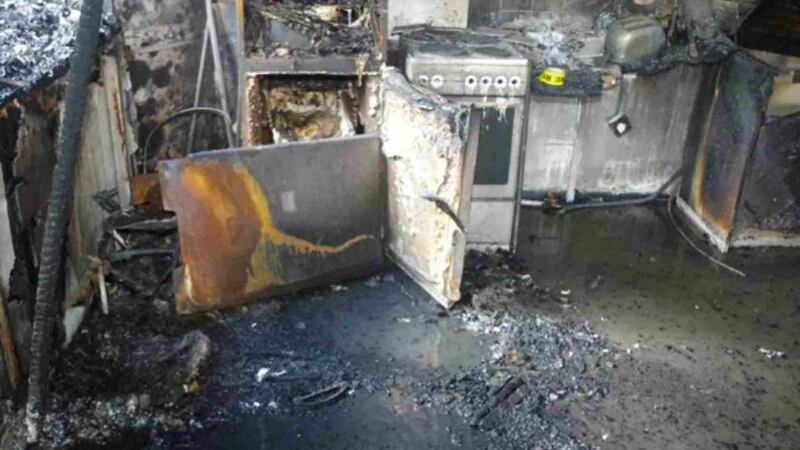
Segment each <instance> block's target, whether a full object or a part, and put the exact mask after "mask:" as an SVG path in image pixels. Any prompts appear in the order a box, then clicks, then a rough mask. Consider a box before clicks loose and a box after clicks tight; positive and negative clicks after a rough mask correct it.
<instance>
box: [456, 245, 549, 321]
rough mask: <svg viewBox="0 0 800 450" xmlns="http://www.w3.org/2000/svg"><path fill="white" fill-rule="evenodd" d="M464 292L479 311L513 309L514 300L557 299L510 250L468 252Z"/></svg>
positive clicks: (514, 305)
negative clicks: (535, 279)
mask: <svg viewBox="0 0 800 450" xmlns="http://www.w3.org/2000/svg"><path fill="white" fill-rule="evenodd" d="M463 292H464V294H465V297H466V299H467V300H469V301H470V302H471V303H472V306H473V307H475V309H477V310H479V311H484V310H488V311H498V310H506V309H509V308H515V307H516V306H517V305H518V304H517V302H514V300H515V299H517V298H520V297H525V298H526V299H537V300H539V301H557V300H558V299H557V297H556V296H555V295H553V294H552V293H551V292H550V290H549V289H547V288H544V287H542V286H539V285H537V284H536V283H535V282H534V280H533V277H532V276H531V275H530V274H529V273H527V268H526V266H525V263H524V262H523V261H522V260H521V259H519V258H517V257H516V256H514V255H513V254H512V253H510V252H507V251H503V250H498V251H496V252H494V253H483V252H478V251H474V250H473V251H470V252H469V253H468V254H467V257H466V260H465V265H464V280H463Z"/></svg>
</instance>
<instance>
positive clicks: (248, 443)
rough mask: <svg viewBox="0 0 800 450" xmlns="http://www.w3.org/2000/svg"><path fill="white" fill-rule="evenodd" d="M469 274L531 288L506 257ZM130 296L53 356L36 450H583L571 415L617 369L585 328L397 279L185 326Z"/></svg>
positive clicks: (117, 293) (116, 299)
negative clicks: (446, 302) (458, 300)
mask: <svg viewBox="0 0 800 450" xmlns="http://www.w3.org/2000/svg"><path fill="white" fill-rule="evenodd" d="M469 260H470V267H472V269H470V270H469V274H470V276H471V277H473V279H474V280H476V281H475V282H477V283H478V284H479V285H481V286H482V287H483V288H484V289H485V288H486V287H489V286H491V285H493V284H495V283H498V282H499V281H497V280H499V279H500V278H502V277H506V278H509V277H510V278H509V279H511V278H513V279H515V280H521V281H520V282H521V283H523V284H524V285H525V286H532V283H530V282H529V280H528V279H527V277H525V276H524V274H521V273H515V272H513V271H512V270H511V269H510V268H508V269H506V268H507V267H508V265H509V264H511V265H512V266H513V265H514V259H513V258H512V257H511V256H510V255H504V254H497V255H483V254H472V255H470V259H469ZM131 264H132V263H131ZM514 268H518V267H516V266H514ZM129 271H130V269H129ZM504 271H506V272H507V273H504ZM498 277H500V278H498ZM467 289H470V290H471V289H472V288H467ZM504 292H507V291H504ZM508 292H510V291H508ZM132 294H133V293H131V292H129V291H127V290H126V289H125V287H124V286H121V287H119V288H118V289H115V290H112V299H111V304H110V307H111V308H110V309H111V313H110V315H109V316H104V315H102V313H101V312H100V311H93V313H92V314H91V316H90V317H89V319H88V321H87V322H86V323H85V324H84V327H83V329H82V331H81V332H80V333H79V334H78V336H77V337H76V339H75V341H74V342H73V343H72V344H71V346H70V348H68V349H67V350H65V351H63V352H62V353H61V354H60V355H59V357H58V359H57V362H56V366H55V374H56V375H55V376H56V379H55V380H54V402H53V409H52V412H51V413H50V414H48V416H47V418H46V421H45V427H44V435H45V436H46V440H45V442H44V443H43V446H44V447H47V448H85V447H86V446H89V445H92V446H98V447H100V448H103V447H107V448H110V447H115V448H120V447H122V448H142V447H144V446H145V445H149V448H220V447H227V448H256V446H259V445H260V444H259V443H258V442H261V441H263V442H269V443H270V444H271V445H275V446H277V447H279V448H318V447H319V446H325V447H326V448H389V449H406V448H410V447H422V448H462V447H463V448H493V449H494V448H496V449H503V448H525V447H526V446H527V443H530V442H532V441H535V442H537V446H538V447H539V448H542V449H555V448H584V447H585V445H584V444H582V443H580V442H579V440H578V439H577V438H576V437H575V435H574V433H573V431H572V428H571V421H570V419H569V417H568V415H567V414H566V411H567V409H566V407H567V405H570V404H575V403H583V402H587V401H594V400H595V399H599V398H602V396H603V395H604V394H605V393H606V392H607V389H608V382H607V380H608V371H609V368H610V367H611V366H612V365H613V364H612V363H611V361H612V360H613V358H614V354H613V352H612V351H611V350H610V349H609V348H608V347H607V346H606V345H605V344H604V342H603V341H602V339H600V338H599V337H598V336H597V335H595V334H593V333H592V332H591V331H590V330H589V329H588V328H587V327H586V326H585V325H581V326H577V327H574V326H570V325H567V324H561V323H556V322H554V321H552V320H550V319H547V318H545V317H529V318H514V317H513V316H512V315H511V314H508V313H506V312H500V311H499V308H496V309H495V310H494V311H489V310H488V309H487V310H486V311H476V310H475V309H473V308H471V307H463V308H458V309H457V310H456V311H454V312H452V313H450V314H448V313H446V312H444V311H443V310H442V309H441V308H439V307H438V306H437V305H435V303H434V302H432V301H431V300H430V299H429V298H428V297H427V296H426V295H425V294H424V292H423V291H421V290H420V289H419V288H418V287H417V286H416V285H415V284H414V283H413V282H412V281H411V280H410V279H408V278H407V277H406V276H405V275H403V274H402V273H401V272H398V271H391V272H387V273H384V274H381V275H378V276H375V277H373V278H370V279H368V280H362V281H356V282H353V283H350V284H347V285H343V286H334V287H331V288H329V289H325V290H321V291H317V292H311V293H308V294H304V295H298V296H295V297H286V298H281V299H274V300H267V301H264V302H260V303H256V304H253V305H250V306H248V307H242V308H239V309H237V310H231V311H224V312H216V313H209V314H206V315H203V316H198V317H191V318H187V317H174V316H172V315H171V314H170V313H167V312H165V311H164V310H163V309H162V308H160V307H158V306H155V305H154V304H153V302H157V301H160V300H158V295H156V296H155V299H154V298H149V299H146V298H145V297H142V296H136V295H132ZM506 295H510V294H506ZM494 299H495V300H497V301H499V300H500V294H497V295H495V297H494ZM499 304H502V302H500V303H499ZM330 386H339V387H342V388H343V390H342V392H341V395H339V396H336V397H333V398H330V399H329V400H330V401H324V402H322V404H319V405H307V404H304V403H302V402H299V401H298V399H302V398H303V397H304V396H307V395H308V394H310V393H314V392H318V391H320V390H323V389H325V388H326V387H330ZM254 433H255V434H257V435H258V436H259V438H258V439H254V438H253V436H254Z"/></svg>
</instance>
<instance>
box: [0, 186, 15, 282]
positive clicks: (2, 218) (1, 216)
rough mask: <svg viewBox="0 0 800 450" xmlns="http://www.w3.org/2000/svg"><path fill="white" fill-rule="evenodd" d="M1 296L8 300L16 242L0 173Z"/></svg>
mask: <svg viewBox="0 0 800 450" xmlns="http://www.w3.org/2000/svg"><path fill="white" fill-rule="evenodd" d="M0 192H2V193H3V196H2V197H0V296H3V297H4V298H8V293H9V282H10V280H11V269H12V268H14V259H15V255H14V242H13V239H12V236H11V222H10V221H9V217H8V200H7V198H6V195H5V193H6V186H5V183H4V181H3V173H2V171H0Z"/></svg>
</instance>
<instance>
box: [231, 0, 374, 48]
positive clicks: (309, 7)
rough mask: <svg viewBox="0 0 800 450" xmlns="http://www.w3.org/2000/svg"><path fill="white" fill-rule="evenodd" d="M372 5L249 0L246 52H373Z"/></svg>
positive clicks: (349, 2)
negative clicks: (250, 0) (252, 0)
mask: <svg viewBox="0 0 800 450" xmlns="http://www.w3.org/2000/svg"><path fill="white" fill-rule="evenodd" d="M370 8H371V6H370V3H369V2H367V1H361V2H352V1H334V2H319V3H317V2H313V3H312V2H300V1H288V2H271V1H254V2H248V3H247V4H246V6H245V34H246V37H247V48H246V49H245V52H246V53H247V55H248V56H250V57H255V56H260V57H270V56H277V57H286V56H313V55H318V56H328V55H352V54H362V53H363V54H369V53H373V52H375V51H376V41H375V35H374V32H373V30H372V28H371V27H370V25H371V22H370V21H371V20H372V19H371V11H370Z"/></svg>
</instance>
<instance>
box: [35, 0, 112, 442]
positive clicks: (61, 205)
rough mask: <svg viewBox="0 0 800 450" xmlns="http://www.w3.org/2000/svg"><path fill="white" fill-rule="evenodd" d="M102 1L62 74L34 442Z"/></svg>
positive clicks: (39, 320)
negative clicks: (64, 77)
mask: <svg viewBox="0 0 800 450" xmlns="http://www.w3.org/2000/svg"><path fill="white" fill-rule="evenodd" d="M102 9H103V0H83V4H82V6H81V16H80V20H79V22H78V32H77V36H76V38H75V52H74V53H73V55H72V59H71V61H70V68H69V73H68V75H67V90H66V98H65V100H64V112H63V115H62V119H61V127H60V133H59V137H58V147H57V152H58V161H57V162H56V167H55V168H54V169H53V182H52V187H51V190H50V197H49V201H48V208H47V218H46V221H45V226H44V236H43V238H42V250H41V257H40V265H39V285H38V286H37V290H36V306H35V310H34V318H33V333H32V336H31V370H30V377H29V379H28V402H27V405H26V408H25V409H26V411H25V412H26V417H25V424H26V426H27V428H28V441H29V442H36V441H37V440H38V434H39V417H40V414H41V409H42V402H43V400H44V398H45V397H46V395H47V389H48V382H49V379H48V377H49V374H50V352H51V350H52V349H51V346H52V341H51V340H52V337H53V320H54V317H53V316H54V315H55V312H56V310H55V308H54V306H55V300H56V299H55V296H56V289H57V284H58V281H59V278H60V277H59V269H60V267H61V260H62V256H63V255H62V250H63V248H64V245H63V244H64V242H63V241H64V239H63V238H64V232H65V229H66V225H67V218H68V217H69V203H70V200H71V198H72V190H73V185H74V181H75V164H76V162H77V160H78V153H79V151H80V141H81V130H82V128H83V115H84V112H85V111H86V97H87V91H88V84H89V77H90V76H91V72H92V63H93V61H94V57H95V50H96V49H97V41H98V35H99V31H100V19H101V15H102Z"/></svg>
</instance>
